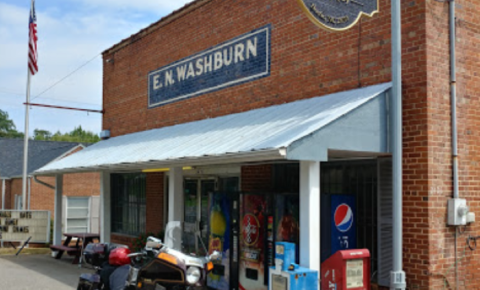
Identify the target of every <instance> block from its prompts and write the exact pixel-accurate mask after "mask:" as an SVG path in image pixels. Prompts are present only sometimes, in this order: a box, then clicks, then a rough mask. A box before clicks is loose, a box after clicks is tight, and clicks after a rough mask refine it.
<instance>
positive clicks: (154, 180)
mask: <svg viewBox="0 0 480 290" xmlns="http://www.w3.org/2000/svg"><path fill="white" fill-rule="evenodd" d="M164 188H165V187H164V174H163V173H148V174H147V233H148V232H151V233H154V234H158V233H159V232H160V231H161V230H163V206H164V202H163V196H164ZM161 238H163V237H161Z"/></svg>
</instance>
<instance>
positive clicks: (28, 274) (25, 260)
mask: <svg viewBox="0 0 480 290" xmlns="http://www.w3.org/2000/svg"><path fill="white" fill-rule="evenodd" d="M72 261H73V258H71V257H68V256H66V257H62V259H61V260H55V259H54V258H52V257H51V256H49V255H22V254H20V255H19V256H18V257H17V256H0V289H2V290H3V289H5V290H7V289H8V290H10V289H15V290H24V289H38V290H40V289H45V290H56V289H66V290H68V289H76V286H77V281H78V277H79V276H80V273H89V272H92V270H90V269H84V268H83V269H82V268H79V267H78V265H73V264H72Z"/></svg>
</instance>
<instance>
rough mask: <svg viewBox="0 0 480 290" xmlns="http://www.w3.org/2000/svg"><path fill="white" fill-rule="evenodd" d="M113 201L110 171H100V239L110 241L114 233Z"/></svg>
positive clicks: (104, 241) (103, 241) (105, 241)
mask: <svg viewBox="0 0 480 290" xmlns="http://www.w3.org/2000/svg"><path fill="white" fill-rule="evenodd" d="M111 207H112V203H111V190H110V173H109V172H106V171H102V172H100V209H101V213H100V241H101V242H102V243H110V236H111V234H112V220H111V219H112V210H111Z"/></svg>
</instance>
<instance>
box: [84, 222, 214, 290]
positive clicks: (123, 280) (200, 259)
mask: <svg viewBox="0 0 480 290" xmlns="http://www.w3.org/2000/svg"><path fill="white" fill-rule="evenodd" d="M197 229H198V228H197ZM182 233H183V229H182V227H181V223H180V222H169V224H168V225H167V228H166V232H165V242H162V240H160V239H158V238H155V237H148V238H147V241H146V245H145V247H144V249H143V250H142V251H140V252H138V253H130V250H129V249H128V247H126V246H124V245H115V244H90V245H87V247H86V248H85V250H84V252H83V254H82V258H83V260H84V261H85V262H86V263H87V264H90V265H91V266H93V268H94V270H95V273H93V274H82V275H81V276H80V279H79V282H78V286H77V290H133V289H143V290H206V289H208V288H207V285H206V284H207V275H208V273H209V272H210V271H212V270H213V268H214V265H213V262H212V261H216V260H219V259H221V254H220V253H219V252H217V251H214V252H213V253H212V254H211V255H202V256H197V255H195V254H192V253H184V251H183V250H182V246H181V245H182V243H181V241H182ZM195 237H196V238H198V239H199V240H200V244H201V245H202V246H203V253H208V251H207V249H206V248H205V245H204V244H203V241H202V239H201V238H200V234H199V230H196V231H195Z"/></svg>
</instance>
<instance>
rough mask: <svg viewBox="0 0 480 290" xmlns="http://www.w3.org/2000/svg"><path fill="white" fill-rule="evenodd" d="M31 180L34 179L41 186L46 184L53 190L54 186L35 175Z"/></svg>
mask: <svg viewBox="0 0 480 290" xmlns="http://www.w3.org/2000/svg"><path fill="white" fill-rule="evenodd" d="M33 180H35V182H36V183H40V184H41V185H43V186H46V187H48V188H51V189H53V190H55V186H53V185H51V184H48V183H46V182H43V181H41V180H39V179H38V178H37V176H36V175H33Z"/></svg>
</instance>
